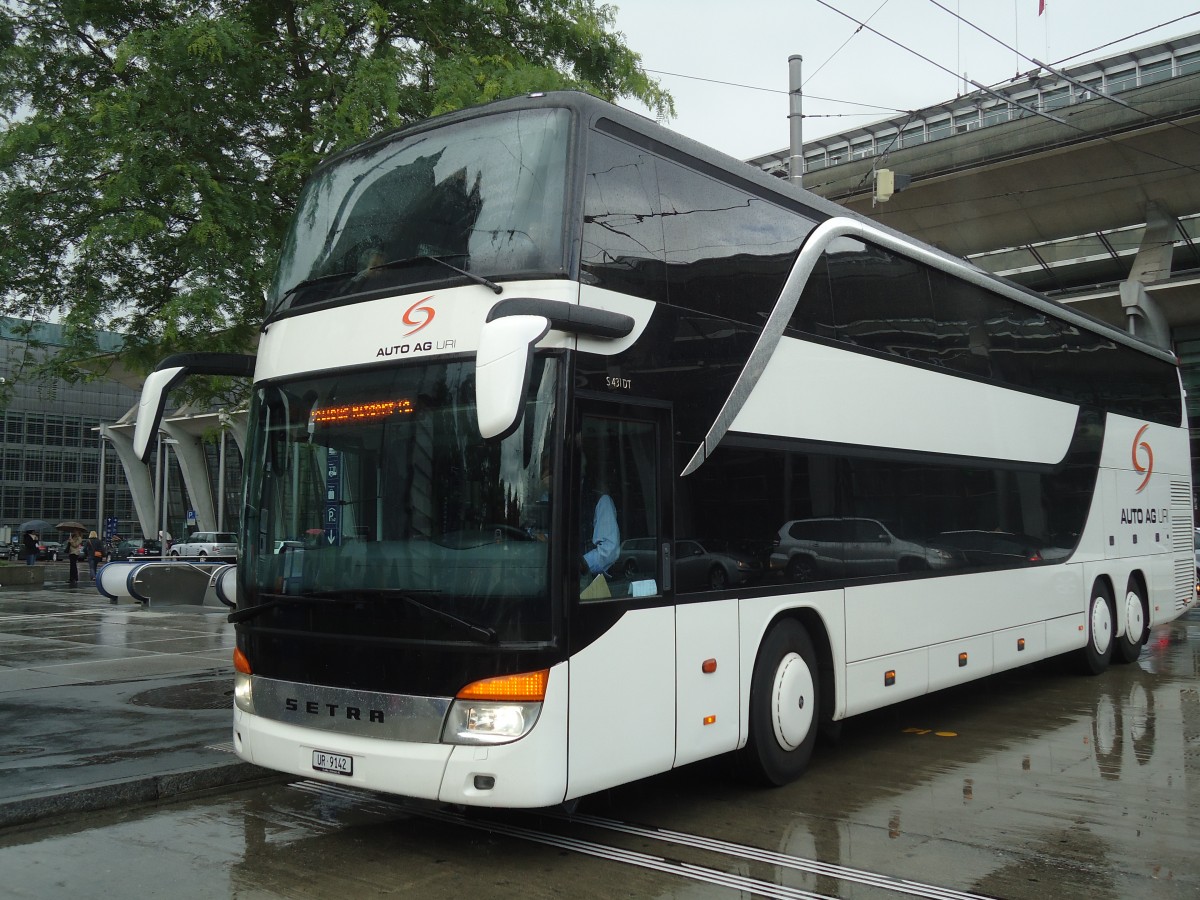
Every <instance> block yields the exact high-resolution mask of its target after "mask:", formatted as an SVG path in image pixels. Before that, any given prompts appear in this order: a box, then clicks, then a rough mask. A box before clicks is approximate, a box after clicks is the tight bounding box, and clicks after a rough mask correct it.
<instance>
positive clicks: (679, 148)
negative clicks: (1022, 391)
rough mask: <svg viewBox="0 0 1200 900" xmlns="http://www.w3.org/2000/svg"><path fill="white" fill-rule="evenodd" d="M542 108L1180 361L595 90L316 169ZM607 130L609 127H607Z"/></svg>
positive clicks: (524, 102) (425, 125) (488, 107)
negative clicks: (630, 137)
mask: <svg viewBox="0 0 1200 900" xmlns="http://www.w3.org/2000/svg"><path fill="white" fill-rule="evenodd" d="M540 108H566V109H570V110H572V111H574V112H575V113H576V114H577V115H578V116H579V117H580V119H581V120H582V121H584V122H586V123H587V124H588V125H589V126H592V125H595V124H596V123H597V122H599V121H600V120H602V119H603V120H607V121H608V122H611V123H615V124H616V126H618V128H617V130H619V131H627V132H634V133H635V134H636V135H637V136H639V137H640V139H641V142H643V143H646V144H648V145H649V146H648V149H653V150H658V151H660V152H662V151H666V152H667V153H668V154H669V155H671V156H674V157H680V156H683V157H686V158H687V161H690V162H693V163H700V164H701V167H702V168H705V167H707V168H713V169H717V170H719V171H720V172H721V173H722V174H723V175H724V176H726V177H728V178H731V179H736V180H737V181H739V182H741V183H742V184H743V186H747V187H751V186H752V187H753V189H755V190H756V192H757V193H759V194H761V195H764V196H765V198H767V199H772V200H774V201H775V202H776V203H779V204H780V205H783V206H787V207H791V208H799V209H802V210H803V211H804V212H806V213H807V214H809V215H811V216H813V217H814V218H816V219H817V221H823V220H824V219H826V218H833V217H835V216H836V217H840V218H849V219H853V220H855V221H859V222H864V223H868V224H870V225H871V226H872V227H873V228H877V229H879V230H881V231H884V232H887V233H889V234H891V235H894V236H895V237H897V238H899V239H900V240H902V241H905V242H908V243H911V244H913V245H915V246H918V247H920V248H922V249H923V250H925V251H926V252H929V253H933V254H934V255H936V256H940V257H942V258H943V259H946V260H949V261H951V262H953V263H954V264H956V265H957V266H965V267H967V268H969V269H971V270H973V271H974V272H976V273H977V274H978V276H980V278H981V279H982V280H984V281H986V282H987V283H988V284H990V285H992V286H993V287H994V288H995V290H996V291H997V292H998V293H1001V294H1003V295H1005V296H1007V297H1010V298H1012V299H1013V300H1016V301H1018V302H1020V303H1024V304H1025V305H1027V306H1029V307H1031V308H1033V309H1036V310H1039V311H1041V312H1045V313H1047V314H1049V315H1052V316H1055V317H1057V318H1060V319H1065V320H1067V321H1070V322H1072V323H1073V324H1075V325H1077V326H1079V327H1081V328H1084V329H1086V330H1088V331H1092V332H1096V333H1099V334H1103V335H1105V336H1106V337H1109V338H1111V339H1112V340H1114V341H1117V342H1118V343H1121V344H1125V345H1127V346H1129V347H1132V348H1133V349H1136V350H1140V351H1142V352H1144V353H1148V354H1150V355H1152V356H1156V357H1159V358H1160V359H1164V360H1167V361H1169V362H1171V363H1175V364H1178V360H1177V359H1176V357H1175V355H1174V354H1173V353H1171V352H1170V351H1168V350H1164V349H1163V348H1161V347H1158V346H1155V345H1154V344H1151V343H1149V342H1148V341H1145V340H1143V339H1142V338H1140V337H1138V336H1136V335H1133V334H1130V333H1129V332H1127V331H1123V330H1122V329H1120V328H1117V327H1115V326H1114V325H1112V324H1110V323H1108V322H1105V321H1104V320H1102V319H1098V318H1096V317H1095V316H1092V315H1090V314H1088V313H1085V312H1082V311H1080V310H1076V309H1072V308H1071V307H1069V306H1066V305H1064V304H1062V303H1059V302H1058V301H1056V300H1052V299H1050V298H1049V297H1046V296H1044V295H1043V294H1039V293H1038V292H1036V291H1034V290H1031V289H1030V288H1027V287H1025V286H1024V285H1021V284H1017V283H1016V282H1013V281H1010V280H1008V279H1007V278H1001V277H998V276H996V275H994V274H992V273H991V272H988V271H986V270H984V269H981V268H980V267H979V266H977V265H975V264H974V263H972V262H970V261H969V260H967V259H964V258H962V257H959V256H955V255H953V254H950V253H946V252H945V251H944V250H941V249H939V248H938V247H935V246H933V245H930V244H926V243H925V242H924V241H921V240H919V239H918V238H915V237H913V236H912V235H909V234H904V233H903V232H900V231H896V230H895V229H893V228H889V227H888V226H886V225H883V224H881V223H879V222H877V221H875V220H873V219H871V218H869V217H867V216H864V215H862V214H860V213H857V212H854V211H852V210H850V209H847V208H846V207H844V206H840V205H839V204H837V203H834V202H833V201H831V200H826V199H825V198H824V197H821V196H819V195H817V194H814V193H812V192H811V191H807V190H805V189H804V188H802V187H799V186H797V185H794V184H792V183H791V182H790V181H787V180H785V179H781V178H778V177H776V176H773V175H768V174H767V173H765V172H763V171H762V170H761V169H759V168H758V167H757V166H753V165H750V164H749V163H747V162H743V161H742V160H739V159H737V158H736V157H733V156H729V155H727V154H725V153H722V152H721V151H719V150H716V149H714V148H712V147H710V146H708V145H706V144H702V143H700V142H699V141H696V140H693V139H692V138H689V137H686V136H684V135H682V134H679V133H678V132H675V131H672V130H671V129H669V128H666V127H665V126H662V125H659V124H658V123H657V122H655V121H653V120H652V119H649V118H647V117H646V116H643V115H641V114H639V113H636V112H632V111H630V110H627V109H623V108H622V107H619V106H616V105H615V104H612V103H609V102H608V101H606V100H602V99H600V98H599V97H595V96H593V95H591V94H587V93H585V92H583V91H545V92H536V93H531V94H523V95H521V96H519V97H510V98H507V99H504V100H494V101H492V102H490V103H484V104H480V105H478V106H471V107H467V108H465V109H460V110H455V111H454V112H448V113H443V114H441V115H439V116H434V117H432V118H429V119H425V120H423V121H421V122H417V123H414V124H412V125H408V126H403V127H401V128H397V129H392V130H389V131H386V132H384V133H382V134H380V135H377V136H376V137H373V138H369V139H368V140H366V141H363V142H361V143H359V144H355V145H354V146H353V147H348V148H346V149H344V150H342V151H339V152H338V153H337V154H334V155H332V156H330V157H327V158H326V159H325V160H323V161H322V162H321V163H320V165H318V167H317V169H316V170H315V171H320V170H321V169H323V168H325V167H326V166H328V165H333V164H335V163H336V162H337V161H338V160H339V159H340V158H341V157H342V156H344V155H347V154H350V153H353V152H358V151H360V150H362V149H364V148H369V147H372V146H375V145H382V144H387V143H389V142H391V141H393V140H396V139H397V138H401V137H408V136H410V135H414V134H419V133H421V132H423V131H428V130H430V129H433V128H439V127H442V126H444V125H449V124H453V123H455V122H460V121H466V120H469V119H474V118H478V117H479V116H482V115H494V114H498V113H505V112H510V111H513V110H522V109H540ZM606 130H608V129H606Z"/></svg>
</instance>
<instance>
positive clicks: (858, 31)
mask: <svg viewBox="0 0 1200 900" xmlns="http://www.w3.org/2000/svg"><path fill="white" fill-rule="evenodd" d="M890 2H891V0H883V2H882V3H880V4H879V6H878V8H877V9H876V10H875V12H873V13H871V14H870V15H869V16H867V18H866V21H867V22H870V21H871V20H872V19H873V18H875V17H876V16H877V15H879V13H880V11H882V10H883V8H884V7H885V6H887V5H888V3H890ZM861 33H862V26H859V27H858V28H856V29H854V31H852V32H850V36H849V37H848V38H846V39H845V40H844V41H842V44H841V46H840V47H838V48H837V49H836V50H834V51H833V52H832V53H831V54H829V57H828V58H827V59H826V60H825V62H823V63H821V64H820V65H819V66H817V68H816V70H815V71H814V72H813V73H812V74H811V75H809V76H808V77H807V78H805V79H804V81H803V82H801V86H803V85H805V84H808V83H809V82H810V81H812V79H814V78H816V77H817V75H818V74H819V73H820V71H821V70H822V69H823V68H825V67H826V66H827V65H829V64H830V63H831V62H833V59H834V57H835V56H837V55H838V54H839V53H841V52H842V51H843V50H845V49H846V45H847V44H849V43H850V42H851V41H852V40H854V38H855V37H857V36H858V35H859V34H861ZM818 99H820V98H818ZM835 102H836V101H835Z"/></svg>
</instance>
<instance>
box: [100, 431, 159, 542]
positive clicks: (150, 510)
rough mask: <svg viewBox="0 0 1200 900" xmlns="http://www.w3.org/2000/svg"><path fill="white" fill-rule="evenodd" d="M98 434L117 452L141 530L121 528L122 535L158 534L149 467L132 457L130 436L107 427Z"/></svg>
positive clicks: (143, 535) (147, 535)
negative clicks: (132, 531) (134, 530)
mask: <svg viewBox="0 0 1200 900" xmlns="http://www.w3.org/2000/svg"><path fill="white" fill-rule="evenodd" d="M100 434H101V436H103V437H105V438H107V439H108V441H109V442H110V443H111V444H112V445H113V449H114V450H116V451H117V459H119V460H120V461H121V468H122V469H124V470H125V479H126V481H128V482H129V493H130V494H131V495H132V497H133V510H134V513H135V514H136V515H137V518H138V526H139V527H140V529H141V530H140V531H139V532H138V533H136V534H133V533H131V532H130V531H129V530H128V529H126V528H124V527H122V531H123V533H125V534H126V535H127V536H129V537H153V536H154V535H155V534H156V533H157V532H158V526H157V525H155V524H154V485H153V484H152V483H151V481H150V467H149V466H147V465H146V464H145V463H143V462H142V461H141V460H140V459H138V458H137V456H135V455H134V452H133V438H132V437H131V436H128V437H127V436H126V435H124V434H122V433H121V432H119V431H114V430H113V429H112V428H111V427H110V426H108V425H101V426H100ZM131 434H132V432H131ZM101 524H103V523H101Z"/></svg>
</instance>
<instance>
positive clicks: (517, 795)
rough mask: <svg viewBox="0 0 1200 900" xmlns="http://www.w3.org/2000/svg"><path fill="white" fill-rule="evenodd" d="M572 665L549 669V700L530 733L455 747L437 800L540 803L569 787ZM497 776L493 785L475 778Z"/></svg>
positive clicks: (512, 804) (520, 804)
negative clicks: (506, 740)
mask: <svg viewBox="0 0 1200 900" xmlns="http://www.w3.org/2000/svg"><path fill="white" fill-rule="evenodd" d="M567 678H568V664H567V663H559V664H558V665H557V666H555V667H554V668H553V669H551V670H550V681H549V683H548V684H547V685H546V699H545V701H544V702H543V704H542V710H541V713H540V714H539V715H538V720H537V724H535V725H534V726H533V728H532V730H531V731H530V732H529V734H527V735H525V737H523V738H521V739H520V740H519V741H514V742H513V743H511V744H498V745H496V746H492V747H480V746H457V747H455V748H454V750H453V752H451V754H450V759H449V760H448V761H447V763H446V773H445V775H444V776H443V777H442V786H441V790H440V791H439V792H438V799H439V800H441V801H442V802H444V803H463V804H466V805H468V806H505V807H513V808H515V807H527V808H533V807H541V806H553V805H554V804H556V803H561V802H562V801H563V798H564V796H565V795H566V790H567V697H568V696H569V690H568V682H567ZM480 776H482V777H483V778H484V779H487V778H491V779H494V781H493V785H494V786H493V787H491V788H486V787H485V788H483V789H481V787H479V786H478V783H477V782H476V778H477V777H480Z"/></svg>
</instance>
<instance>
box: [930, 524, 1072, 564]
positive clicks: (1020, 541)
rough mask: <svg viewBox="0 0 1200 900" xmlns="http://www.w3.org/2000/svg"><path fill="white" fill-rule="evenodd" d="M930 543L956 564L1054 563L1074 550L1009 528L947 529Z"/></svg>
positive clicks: (931, 539)
mask: <svg viewBox="0 0 1200 900" xmlns="http://www.w3.org/2000/svg"><path fill="white" fill-rule="evenodd" d="M928 544H929V546H930V547H933V548H937V549H939V550H944V551H946V552H947V553H949V554H951V555H952V557H953V559H954V561H955V564H956V565H959V566H970V567H980V568H983V567H988V568H994V567H997V566H1023V565H1029V564H1031V563H1041V562H1054V561H1058V560H1062V559H1065V558H1066V557H1067V556H1069V555H1070V552H1071V551H1070V550H1069V549H1067V548H1063V547H1054V546H1050V545H1049V543H1048V542H1047V541H1043V540H1039V539H1038V538H1035V537H1032V536H1031V535H1028V534H1017V533H1014V532H1009V531H945V532H942V533H941V534H938V535H935V536H934V537H932V538H930V539H929V541H928Z"/></svg>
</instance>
